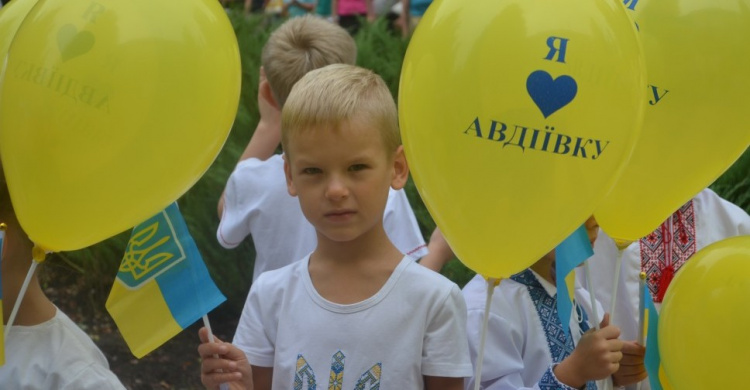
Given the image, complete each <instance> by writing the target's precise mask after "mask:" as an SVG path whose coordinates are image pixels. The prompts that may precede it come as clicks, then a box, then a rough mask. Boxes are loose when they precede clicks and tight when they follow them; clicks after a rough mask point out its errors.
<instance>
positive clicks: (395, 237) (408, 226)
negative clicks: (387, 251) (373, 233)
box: [383, 189, 427, 259]
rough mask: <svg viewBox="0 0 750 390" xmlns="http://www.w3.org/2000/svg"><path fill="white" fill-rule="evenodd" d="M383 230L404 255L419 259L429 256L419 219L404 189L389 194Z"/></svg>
mask: <svg viewBox="0 0 750 390" xmlns="http://www.w3.org/2000/svg"><path fill="white" fill-rule="evenodd" d="M383 228H384V229H385V233H386V234H387V235H388V238H390V239H391V242H393V245H395V246H396V248H398V250H400V251H401V252H402V253H404V254H406V255H409V256H410V257H413V258H415V259H418V258H420V257H422V256H424V255H426V254H427V245H426V244H425V242H424V238H423V237H422V232H421V231H420V230H419V224H418V223H417V217H416V216H414V211H413V210H412V208H411V205H410V204H409V199H408V198H407V197H406V192H405V191H404V190H403V189H400V190H398V191H394V190H393V189H391V191H390V192H389V193H388V203H387V204H386V206H385V213H384V214H383Z"/></svg>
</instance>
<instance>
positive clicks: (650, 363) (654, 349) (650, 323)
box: [641, 286, 672, 390]
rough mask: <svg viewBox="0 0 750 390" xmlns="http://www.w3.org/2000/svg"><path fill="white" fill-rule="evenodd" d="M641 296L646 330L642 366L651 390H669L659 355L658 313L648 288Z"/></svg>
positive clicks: (645, 287) (645, 288) (644, 289)
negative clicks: (644, 368)
mask: <svg viewBox="0 0 750 390" xmlns="http://www.w3.org/2000/svg"><path fill="white" fill-rule="evenodd" d="M641 294H643V301H644V303H645V310H644V316H643V318H644V320H643V327H644V328H645V329H646V356H645V358H644V359H643V364H644V365H645V366H646V372H648V380H649V382H650V384H651V390H670V389H671V388H672V386H671V385H670V384H669V382H668V381H667V376H666V375H665V374H664V367H663V366H662V364H661V354H659V337H658V334H659V313H658V312H657V311H656V306H654V300H653V299H652V298H651V293H650V292H649V291H648V286H644V287H643V291H641Z"/></svg>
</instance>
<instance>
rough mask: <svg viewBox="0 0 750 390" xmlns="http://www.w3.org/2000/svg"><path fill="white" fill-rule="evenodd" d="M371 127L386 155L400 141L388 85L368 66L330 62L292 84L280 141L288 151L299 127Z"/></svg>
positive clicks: (299, 129)
mask: <svg viewBox="0 0 750 390" xmlns="http://www.w3.org/2000/svg"><path fill="white" fill-rule="evenodd" d="M352 121H355V124H356V126H349V128H350V129H352V128H355V127H356V128H360V129H365V128H375V129H377V130H378V131H379V132H380V134H381V136H382V140H383V145H384V146H385V149H386V151H387V152H388V155H389V156H391V154H392V153H394V152H395V151H396V149H397V148H398V146H399V145H400V144H401V135H400V133H399V129H398V114H397V112H396V103H394V101H393V96H392V95H391V92H390V90H389V89H388V86H386V84H385V82H384V81H383V79H382V78H380V76H378V75H377V74H375V73H374V72H372V71H371V70H368V69H364V68H360V67H357V66H354V65H347V64H333V65H328V66H326V67H323V68H320V69H316V70H313V71H311V72H309V73H307V74H306V75H305V76H304V77H302V79H300V80H299V81H298V82H297V83H296V84H295V85H294V88H292V92H291V93H290V94H289V98H288V99H287V102H286V104H285V105H284V108H283V109H282V110H281V143H282V145H283V147H284V150H286V151H287V152H288V150H289V149H288V148H287V146H288V142H289V140H290V138H291V137H293V136H294V135H295V134H298V133H300V132H302V131H316V130H322V129H324V128H325V129H330V130H331V131H341V125H342V124H343V123H351V122H352Z"/></svg>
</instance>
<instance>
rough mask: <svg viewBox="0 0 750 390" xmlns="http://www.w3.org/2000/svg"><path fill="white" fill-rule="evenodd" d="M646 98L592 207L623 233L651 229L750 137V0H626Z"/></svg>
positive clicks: (624, 237)
mask: <svg viewBox="0 0 750 390" xmlns="http://www.w3.org/2000/svg"><path fill="white" fill-rule="evenodd" d="M625 6H626V7H627V8H628V9H629V10H630V12H629V14H630V15H631V16H632V17H633V19H634V20H635V22H636V23H637V24H638V27H639V37H640V39H641V42H642V44H643V50H644V56H645V58H646V68H647V69H648V79H649V80H648V86H647V88H646V92H647V93H648V96H649V98H648V99H649V104H648V105H647V108H646V115H645V117H644V121H643V130H642V133H641V137H640V138H639V140H638V143H637V145H636V148H635V150H634V151H633V155H632V157H631V158H630V162H629V163H628V165H627V167H626V168H625V170H624V171H623V173H622V176H621V177H620V180H619V181H618V182H617V184H616V185H615V187H614V188H613V189H612V192H611V193H610V194H609V195H608V196H607V198H606V199H605V200H604V201H603V202H602V204H601V206H600V207H599V209H597V211H596V213H595V215H596V219H597V221H599V224H600V226H601V227H602V229H603V230H604V231H605V232H607V234H608V235H609V236H610V237H612V238H615V239H617V240H620V241H635V240H638V239H640V238H641V237H644V236H646V235H648V234H649V233H651V232H652V231H653V230H654V229H656V228H657V227H658V226H659V225H660V224H661V223H662V222H663V221H664V220H665V219H666V218H667V217H669V215H671V214H672V213H673V212H674V211H675V210H677V209H678V208H680V206H682V205H683V204H685V202H687V201H688V200H689V199H690V198H692V197H693V196H695V195H696V194H697V193H698V192H700V191H701V190H702V189H704V188H705V187H707V186H708V185H709V184H711V183H712V182H713V181H714V180H715V179H716V178H717V177H719V176H720V175H721V173H723V172H724V171H725V170H726V169H728V168H729V167H730V166H731V165H732V163H734V162H735V161H736V160H737V158H739V156H740V155H742V153H743V152H744V151H745V149H747V147H748V145H750V130H748V122H747V114H748V112H750V99H748V98H747V91H750V73H748V69H750V51H748V39H750V1H749V0H626V1H625Z"/></svg>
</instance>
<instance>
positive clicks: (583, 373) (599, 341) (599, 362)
mask: <svg viewBox="0 0 750 390" xmlns="http://www.w3.org/2000/svg"><path fill="white" fill-rule="evenodd" d="M618 337H620V329H619V328H617V327H616V326H611V325H609V314H605V315H604V319H603V320H602V323H601V325H600V329H599V330H594V329H592V330H589V331H588V332H586V333H584V334H583V336H582V337H581V340H580V341H579V342H578V345H576V348H575V350H573V353H572V354H571V355H570V356H568V357H567V358H565V359H564V360H563V361H562V362H560V364H558V365H557V366H555V368H554V374H555V376H556V377H557V379H558V380H559V381H560V382H562V383H564V384H566V385H568V386H570V387H573V388H576V389H578V388H581V387H582V386H584V385H585V384H586V382H588V381H592V380H599V379H604V378H606V377H608V376H610V375H612V374H614V373H615V372H617V370H618V369H619V368H620V360H621V359H622V344H623V343H622V341H620V340H619V339H618Z"/></svg>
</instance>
